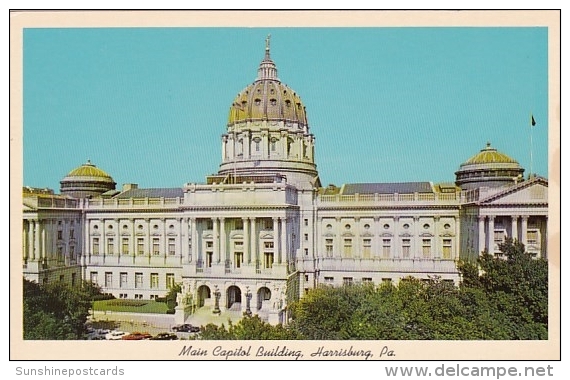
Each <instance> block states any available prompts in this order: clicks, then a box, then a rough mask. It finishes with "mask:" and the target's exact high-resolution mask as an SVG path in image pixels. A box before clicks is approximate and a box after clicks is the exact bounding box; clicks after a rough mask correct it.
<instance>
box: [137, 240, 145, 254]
mask: <svg viewBox="0 0 570 380" xmlns="http://www.w3.org/2000/svg"><path fill="white" fill-rule="evenodd" d="M137 254H139V255H144V238H137Z"/></svg>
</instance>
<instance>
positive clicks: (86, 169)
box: [66, 160, 111, 179]
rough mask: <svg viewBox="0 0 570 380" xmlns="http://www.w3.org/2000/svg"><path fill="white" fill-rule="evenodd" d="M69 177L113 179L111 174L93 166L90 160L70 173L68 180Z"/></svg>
mask: <svg viewBox="0 0 570 380" xmlns="http://www.w3.org/2000/svg"><path fill="white" fill-rule="evenodd" d="M67 177H101V178H106V179H111V176H110V175H109V174H107V173H105V171H103V170H101V169H99V168H98V167H97V166H95V165H93V164H92V163H91V161H89V160H87V162H86V163H84V164H83V165H81V166H80V167H78V168H75V169H73V170H72V171H70V172H69V174H68V175H67V176H66V178H67Z"/></svg>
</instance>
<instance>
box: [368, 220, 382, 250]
mask: <svg viewBox="0 0 570 380" xmlns="http://www.w3.org/2000/svg"><path fill="white" fill-rule="evenodd" d="M379 226H380V219H379V218H378V217H376V216H375V217H374V219H373V222H372V227H371V229H372V233H373V236H372V255H371V256H372V257H373V258H377V257H381V255H382V253H381V250H380V227H379Z"/></svg>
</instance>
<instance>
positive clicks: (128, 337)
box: [121, 331, 152, 340]
mask: <svg viewBox="0 0 570 380" xmlns="http://www.w3.org/2000/svg"><path fill="white" fill-rule="evenodd" d="M150 338H152V335H150V334H149V333H141V332H138V331H136V332H133V333H130V334H128V335H123V336H122V337H121V339H122V340H144V339H150Z"/></svg>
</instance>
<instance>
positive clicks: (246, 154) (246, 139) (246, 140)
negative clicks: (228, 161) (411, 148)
mask: <svg viewBox="0 0 570 380" xmlns="http://www.w3.org/2000/svg"><path fill="white" fill-rule="evenodd" d="M250 136H251V134H250V133H249V131H243V159H244V160H248V159H249V158H251V139H250Z"/></svg>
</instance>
